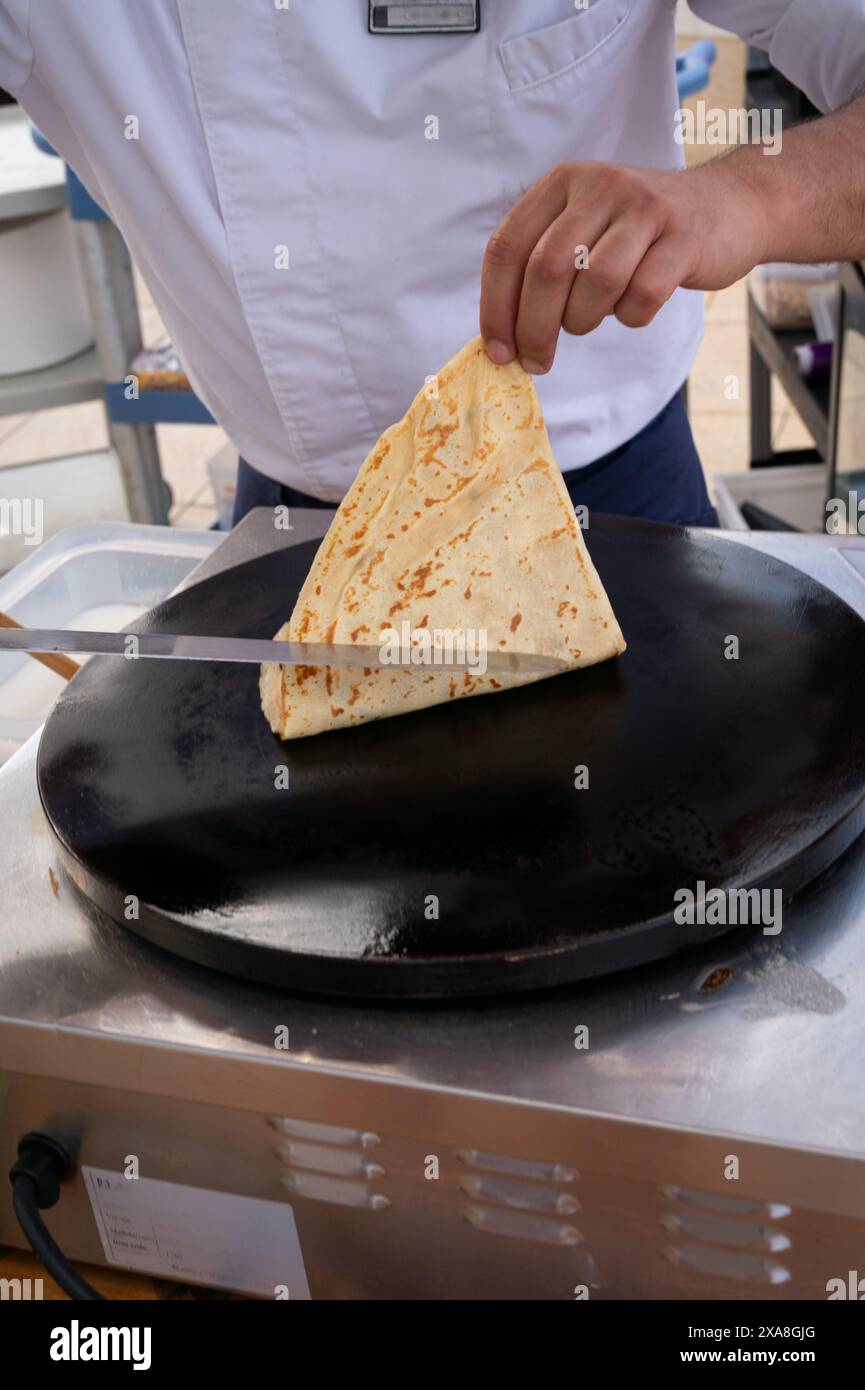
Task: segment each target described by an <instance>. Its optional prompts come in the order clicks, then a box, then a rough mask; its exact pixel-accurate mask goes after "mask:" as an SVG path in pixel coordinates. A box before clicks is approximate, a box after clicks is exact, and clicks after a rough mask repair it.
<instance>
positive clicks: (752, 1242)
mask: <svg viewBox="0 0 865 1390" xmlns="http://www.w3.org/2000/svg"><path fill="white" fill-rule="evenodd" d="M661 1224H662V1225H664V1226H666V1228H667V1230H668V1231H672V1232H673V1234H674V1235H675V1234H677V1233H678V1232H679V1231H682V1232H684V1234H685V1235H689V1236H694V1237H695V1238H696V1239H697V1240H705V1241H706V1242H707V1243H708V1244H710V1245H732V1246H735V1247H736V1248H738V1249H741V1250H771V1251H772V1253H773V1254H778V1252H779V1251H781V1250H789V1249H790V1243H791V1242H790V1238H789V1236H785V1235H783V1234H782V1232H781V1231H775V1230H773V1229H772V1227H771V1226H760V1225H758V1224H757V1223H756V1222H755V1221H742V1220H739V1219H738V1218H736V1217H725V1216H715V1215H712V1216H708V1215H706V1214H705V1213H703V1212H684V1213H679V1212H675V1213H670V1214H668V1215H667V1216H662V1217H661Z"/></svg>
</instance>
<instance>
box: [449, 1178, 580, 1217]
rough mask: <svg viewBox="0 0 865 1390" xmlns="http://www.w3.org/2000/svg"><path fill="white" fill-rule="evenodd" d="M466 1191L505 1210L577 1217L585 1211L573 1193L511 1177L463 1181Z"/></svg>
mask: <svg viewBox="0 0 865 1390" xmlns="http://www.w3.org/2000/svg"><path fill="white" fill-rule="evenodd" d="M460 1187H461V1188H462V1190H463V1192H465V1193H466V1194H467V1196H469V1197H473V1198H475V1199H476V1200H477V1201H479V1202H497V1203H498V1204H499V1205H500V1206H504V1207H517V1208H519V1209H521V1210H524V1211H537V1212H547V1213H549V1214H552V1215H555V1216H573V1215H574V1213H575V1212H578V1211H580V1210H581V1207H580V1204H579V1202H578V1201H577V1199H576V1197H574V1196H572V1195H571V1193H570V1192H559V1191H558V1189H557V1188H555V1187H538V1186H536V1185H535V1184H534V1183H530V1182H511V1181H510V1180H509V1179H508V1178H482V1177H470V1178H463V1179H462V1181H461V1182H460Z"/></svg>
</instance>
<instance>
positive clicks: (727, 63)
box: [0, 9, 811, 527]
mask: <svg viewBox="0 0 865 1390" xmlns="http://www.w3.org/2000/svg"><path fill="white" fill-rule="evenodd" d="M705 28H706V26H705V25H702V23H701V22H700V21H695V20H694V17H693V16H691V15H690V14H689V12H688V11H686V10H684V9H683V10H682V14H681V16H680V33H681V38H680V46H683V47H684V46H687V45H688V44H690V43H691V42H693V40H694V37H696V36H697V35H699V34H701V33H703V32H705ZM716 42H717V46H718V59H717V62H716V65H715V67H714V70H713V77H712V84H711V86H710V87H709V88H708V89H707V90H706V91H705V92H702V93H700V94H699V95H698V97H696V98H692V101H697V100H703V101H705V102H706V103H707V105H715V106H721V107H725V108H728V107H730V106H738V105H739V104H740V103H741V92H742V84H743V66H744V47H743V45H742V44H741V43H739V41H738V40H735V39H728V38H717V39H716ZM717 153H718V150H717V147H712V148H708V149H707V148H703V149H691V150H689V151H688V158H689V162H698V161H700V160H701V159H704V158H707V157H711V156H714V155H716V154H717ZM139 298H140V305H141V317H142V324H143V328H144V336H145V341H147V342H153V341H154V340H155V339H156V338H157V337H158V336H159V334H160V332H161V324H160V322H159V316H158V314H157V312H156V310H155V308H154V306H153V304H152V302H151V301H150V298H149V296H148V294H147V292H146V290H145V289H144V287H143V285H140V284H139ZM706 309H707V321H706V334H705V338H704V340H703V344H702V346H701V348H700V351H699V354H698V357H697V360H696V363H695V365H694V368H693V371H692V374H691V379H690V411H691V421H692V425H693V429H694V434H695V436H696V440H697V446H698V449H699V451H700V455H701V457H702V459H703V463H704V467H705V469H706V472H707V474H709V475H710V476H711V475H712V474H714V473H718V472H731V471H734V470H738V469H742V468H745V467H746V466H747V459H748V452H747V450H748V344H747V329H746V317H747V315H746V299H745V287H744V283H740V284H738V285H734V286H733V287H732V288H730V289H727V290H721V291H719V292H718V293H716V294H710V295H708V296H707V297H706ZM773 419H774V442H775V445H776V447H777V446H779V445H783V446H784V447H787V448H794V447H800V446H802V445H805V444H809V443H810V442H811V441H810V439H809V437H808V435H807V432H806V431H805V430H804V428H803V426H802V425H801V423H800V422H799V419H798V417H797V416H796V414H795V413H794V412H793V410H792V409H791V408H790V405H789V402H788V401H787V400H786V399H785V398H784V397H783V395H782V394H781V393H779V394H778V397H777V399H776V401H775V405H774V411H773ZM158 438H159V448H160V454H161V458H162V464H163V470H164V473H165V476H166V478H167V479H168V482H169V483H170V485H171V488H172V492H173V495H174V505H173V508H172V511H171V521H172V523H173V524H174V525H182V526H193V527H208V526H210V525H211V524H212V523H213V521H214V520H215V517H216V510H215V505H214V498H213V493H212V489H211V486H210V482H209V478H208V474H207V469H206V462H207V459H208V458H210V457H211V456H212V455H214V454H215V453H216V452H217V450H218V449H220V448H221V447H222V446H223V444H224V443H225V436H224V435H223V433H222V431H221V430H219V429H217V428H216V427H215V426H213V427H201V426H193V425H174V426H168V425H160V426H159V427H158ZM106 443H107V433H106V430H105V420H104V415H103V411H102V407H101V405H100V404H99V403H96V402H92V403H88V404H85V405H78V406H72V407H69V408H66V409H61V410H54V411H42V412H40V413H39V414H36V415H27V416H15V417H8V418H5V419H0V468H3V467H4V466H6V465H9V464H15V463H22V462H27V461H30V460H33V459H37V458H47V457H51V456H52V455H58V454H66V453H73V452H79V451H83V450H88V449H99V448H104V447H105V445H106ZM358 462H360V460H358Z"/></svg>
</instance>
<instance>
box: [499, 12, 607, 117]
mask: <svg viewBox="0 0 865 1390" xmlns="http://www.w3.org/2000/svg"><path fill="white" fill-rule="evenodd" d="M630 12H631V0H595V3H594V4H592V5H591V6H590V8H588V9H582V10H578V11H577V12H576V13H575V14H572V15H569V16H568V18H566V19H562V20H559V22H558V23H557V24H550V25H547V27H546V28H544V29H538V30H536V31H535V32H534V33H531V34H518V35H516V36H514V37H513V38H509V39H503V40H502V42H501V43H500V44H499V55H500V57H501V61H502V67H503V68H504V72H505V79H506V81H507V85H508V88H509V90H510V92H511V93H512V95H514V96H526V97H530V96H533V95H534V94H539V95H544V96H547V95H548V96H551V97H553V96H555V95H557V94H564V92H565V91H566V90H567V88H568V86H569V85H571V84H573V83H577V84H579V83H581V82H582V80H583V79H584V78H587V77H589V76H590V74H592V73H593V72H594V71H596V70H597V69H598V68H599V67H601V66H603V65H604V64H605V63H606V61H607V59H608V57H609V56H611V55H612V54H613V53H614V52H615V51H617V50H618V49H619V47H620V44H621V41H622V40H623V39H624V37H625V31H626V30H627V29H628V27H629V26H628V18H629V15H630Z"/></svg>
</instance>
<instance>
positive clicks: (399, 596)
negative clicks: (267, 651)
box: [261, 338, 625, 739]
mask: <svg viewBox="0 0 865 1390" xmlns="http://www.w3.org/2000/svg"><path fill="white" fill-rule="evenodd" d="M424 631H429V632H431V633H432V638H431V639H430V640H431V642H432V643H433V644H435V643H437V642H440V641H441V638H440V637H438V636H437V634H441V633H445V632H450V633H455V632H456V633H469V634H473V636H470V637H469V639H468V641H467V647H466V650H467V653H468V654H469V655H471V653H472V652H473V651H475V652H476V651H477V650H479V645H475V646H473V645H472V644H473V643H475V644H478V638H477V636H476V634H478V633H481V634H482V635H483V638H482V640H485V643H486V649H487V651H489V652H540V653H542V654H544V655H546V656H553V657H557V658H559V659H561V660H563V661H564V662H566V663H567V666H568V668H571V669H576V668H577V667H580V666H591V665H593V664H594V663H595V662H598V661H605V660H606V659H607V658H608V657H611V656H616V655H617V654H618V653H619V652H623V651H624V650H625V643H624V639H623V638H622V634H621V631H620V629H619V625H618V623H617V622H616V619H615V616H614V614H613V610H612V608H611V606H610V601H609V599H608V598H607V595H606V594H605V593H604V589H603V586H602V584H601V581H600V579H599V578H598V575H597V571H596V570H595V567H594V565H593V564H592V561H591V558H590V556H589V554H588V551H587V550H586V547H585V544H584V542H583V536H582V532H581V530H580V527H579V526H578V524H577V520H576V517H575V515H574V508H573V506H572V504H571V500H570V498H569V496H568V493H567V490H566V488H565V485H564V482H563V480H562V475H561V472H560V471H559V468H558V467H557V465H556V461H555V459H554V457H553V452H552V448H551V446H550V441H549V437H548V435H547V431H546V426H545V425H544V419H543V415H542V413H541V404H540V400H539V399H538V395H537V392H536V391H535V387H534V383H533V381H532V378H531V377H530V376H528V375H527V374H526V373H525V372H524V371H523V369H522V367H521V366H520V365H519V363H517V362H512V363H510V364H509V365H508V366H506V367H500V366H496V365H495V363H493V362H491V361H490V359H489V357H488V356H487V354H486V352H485V350H484V347H483V344H482V342H481V340H480V338H475V339H474V340H473V341H472V342H470V343H467V344H466V346H465V347H464V348H463V349H462V350H461V351H460V352H458V353H457V355H456V356H455V357H453V358H452V359H451V361H450V362H448V364H447V366H445V367H444V368H443V369H442V370H441V371H440V372H439V374H438V376H437V377H435V378H433V379H432V380H431V381H430V382H428V383H427V385H426V386H425V387H424V388H423V389H422V390H421V391H420V392H419V393H418V395H417V396H416V397H415V400H414V401H413V403H412V406H411V409H410V410H409V411H408V414H407V415H406V416H405V418H404V419H402V420H400V422H399V424H396V425H392V426H391V428H390V429H389V430H386V431H385V433H384V434H383V435H382V437H381V439H380V440H379V441H378V443H377V444H376V446H375V448H374V449H373V450H372V452H371V453H370V455H369V457H368V458H367V459H366V461H365V463H364V465H363V467H362V468H361V470H360V472H359V473H358V475H357V478H356V479H355V481H354V484H353V486H352V487H351V489H350V491H349V492H348V493H347V494H346V496H345V498H344V499H343V501H342V504H341V505H340V507H339V510H338V511H337V513H336V515H335V516H334V519H333V521H332V523H331V526H330V529H329V531H328V533H327V535H326V536H325V538H324V540H323V541H322V544H321V547H320V548H319V550H318V553H317V554H316V557H315V561H314V563H313V566H312V569H311V570H310V572H309V576H308V578H307V580H306V582H305V584H304V586H303V588H302V589H301V591H300V595H299V597H298V600H297V603H296V605H295V608H294V612H293V613H292V615H291V618H290V620H289V621H288V622H287V623H285V624H284V625H283V626H282V627H281V628H280V630H279V632H277V634H276V638H277V639H285V640H294V641H299V642H300V641H303V642H339V643H344V642H357V643H365V644H374V645H378V644H379V643H380V642H381V641H382V637H383V634H385V635H387V634H393V633H394V632H396V633H399V634H402V635H405V634H406V633H408V634H410V637H409V640H410V642H411V644H412V645H414V644H415V643H416V642H418V641H420V636H421V634H422V633H423V632H424ZM391 640H392V637H391ZM480 670H481V664H480V663H477V664H475V665H474V666H472V665H466V668H465V670H461V671H458V672H454V671H442V670H436V669H435V667H434V666H429V665H427V666H423V665H419V666H415V667H413V668H412V669H406V668H405V667H401V666H396V665H395V666H393V667H390V668H388V669H378V668H376V669H369V668H367V669H363V668H362V667H358V668H357V669H349V668H343V669H338V668H336V667H311V666H278V665H266V666H263V667H262V669H261V703H262V708H263V710H264V713H265V715H266V717H267V719H268V721H269V723H270V727H271V728H272V730H273V731H274V733H276V734H279V735H280V737H281V738H286V739H288V738H303V737H305V736H306V735H307V734H318V733H322V732H323V731H325V730H328V729H337V728H340V727H341V726H343V725H348V724H360V723H362V722H364V721H365V720H368V719H385V718H388V717H389V716H391V715H395V714H407V713H408V712H409V711H411V710H417V709H422V708H424V707H425V706H427V705H437V704H443V703H446V702H447V701H449V700H459V699H463V698H465V697H466V696H469V695H485V694H489V693H492V692H495V691H499V690H505V689H509V688H511V687H513V686H518V685H525V684H528V683H529V682H530V681H534V680H540V679H543V677H542V676H539V675H535V674H528V673H507V674H500V673H493V672H489V673H486V674H480Z"/></svg>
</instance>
